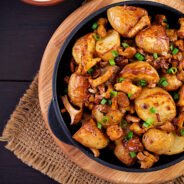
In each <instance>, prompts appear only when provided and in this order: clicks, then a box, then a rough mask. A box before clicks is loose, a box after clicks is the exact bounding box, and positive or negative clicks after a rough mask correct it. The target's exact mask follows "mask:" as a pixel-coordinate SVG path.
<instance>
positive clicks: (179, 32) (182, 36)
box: [178, 18, 184, 38]
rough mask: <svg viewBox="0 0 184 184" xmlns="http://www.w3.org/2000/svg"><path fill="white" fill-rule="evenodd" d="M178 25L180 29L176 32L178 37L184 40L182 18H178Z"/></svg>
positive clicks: (183, 19) (183, 21)
mask: <svg viewBox="0 0 184 184" xmlns="http://www.w3.org/2000/svg"><path fill="white" fill-rule="evenodd" d="M179 23H180V25H181V27H180V29H179V30H178V36H179V37H180V38H184V18H180V19H179Z"/></svg>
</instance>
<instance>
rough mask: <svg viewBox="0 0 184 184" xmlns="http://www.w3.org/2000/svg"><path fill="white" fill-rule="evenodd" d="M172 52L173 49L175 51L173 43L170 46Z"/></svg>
mask: <svg viewBox="0 0 184 184" xmlns="http://www.w3.org/2000/svg"><path fill="white" fill-rule="evenodd" d="M169 48H170V50H171V51H172V50H173V49H174V45H173V44H172V43H171V45H170V47H169Z"/></svg>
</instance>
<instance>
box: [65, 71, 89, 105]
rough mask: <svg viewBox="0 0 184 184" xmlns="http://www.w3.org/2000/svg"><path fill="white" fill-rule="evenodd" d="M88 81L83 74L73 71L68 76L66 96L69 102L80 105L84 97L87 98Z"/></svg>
mask: <svg viewBox="0 0 184 184" xmlns="http://www.w3.org/2000/svg"><path fill="white" fill-rule="evenodd" d="M88 87H89V82H88V79H87V78H86V77H85V76H82V75H78V74H76V73H73V74H72V75H71V76H70V79H69V83H68V96H69V97H70V100H71V102H72V103H73V104H74V105H76V106H79V107H81V106H82V104H83V102H84V101H85V99H86V98H87V94H88V91H87V89H88Z"/></svg>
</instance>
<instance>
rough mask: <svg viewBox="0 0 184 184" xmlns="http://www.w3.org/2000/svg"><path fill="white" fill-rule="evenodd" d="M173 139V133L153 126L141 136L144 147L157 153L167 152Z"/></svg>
mask: <svg viewBox="0 0 184 184" xmlns="http://www.w3.org/2000/svg"><path fill="white" fill-rule="evenodd" d="M174 141H175V137H174V135H173V133H167V132H166V131H162V130H158V129H155V128H152V129H149V130H148V131H147V132H146V133H145V134H144V135H143V138H142V142H143V144H144V146H145V148H146V149H147V150H148V151H151V152H153V153H156V154H158V155H162V154H166V153H168V152H169V151H170V148H171V146H172V145H173V144H174Z"/></svg>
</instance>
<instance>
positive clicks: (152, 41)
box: [135, 25, 169, 55]
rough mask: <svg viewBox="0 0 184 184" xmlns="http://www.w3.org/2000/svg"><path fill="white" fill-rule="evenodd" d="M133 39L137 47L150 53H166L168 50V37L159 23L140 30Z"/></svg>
mask: <svg viewBox="0 0 184 184" xmlns="http://www.w3.org/2000/svg"><path fill="white" fill-rule="evenodd" d="M135 41H136V44H137V46H138V47H140V48H142V49H144V50H145V51H146V52H149V53H152V54H153V53H157V54H159V55H166V54H167V52H168V51H169V38H168V37H167V35H166V31H165V28H164V27H163V26H161V25H152V26H150V27H148V28H146V29H144V30H142V31H140V32H139V33H138V34H137V35H136V38H135Z"/></svg>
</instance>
